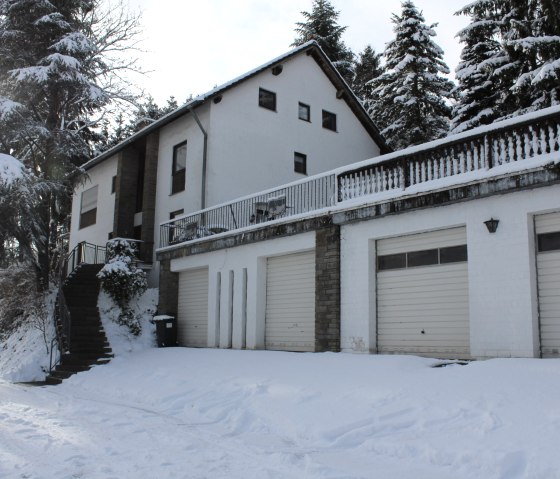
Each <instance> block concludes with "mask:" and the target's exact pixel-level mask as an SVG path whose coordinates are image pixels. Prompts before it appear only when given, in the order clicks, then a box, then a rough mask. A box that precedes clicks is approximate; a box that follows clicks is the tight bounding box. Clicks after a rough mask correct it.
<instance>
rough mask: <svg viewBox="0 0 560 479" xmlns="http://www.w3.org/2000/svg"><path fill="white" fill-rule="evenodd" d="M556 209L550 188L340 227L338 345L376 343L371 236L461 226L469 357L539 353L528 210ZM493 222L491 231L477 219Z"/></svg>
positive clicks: (556, 193) (559, 199)
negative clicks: (465, 263) (465, 259)
mask: <svg viewBox="0 0 560 479" xmlns="http://www.w3.org/2000/svg"><path fill="white" fill-rule="evenodd" d="M554 209H556V210H558V209H560V188H559V187H558V186H551V187H546V188H537V189H534V190H528V191H520V192H516V193H511V194H507V195H496V196H492V197H489V198H486V199H480V200H473V201H466V202H463V203H458V204H454V205H449V206H441V207H435V208H426V209H423V210H415V211H412V212H409V213H404V214H398V215H391V216H387V217H384V218H379V219H375V220H369V221H365V222H362V223H357V224H353V225H345V226H343V227H342V229H341V347H342V350H343V351H355V352H368V351H370V352H374V351H375V349H376V344H375V332H376V310H375V256H376V253H375V240H377V239H382V238H388V237H392V236H399V235H405V234H412V233H419V232H424V231H430V230H438V229H445V228H451V227H455V226H466V230H467V248H468V258H469V259H468V274H469V314H470V344H471V355H472V356H473V357H477V358H484V357H510V356H511V357H535V356H538V350H539V338H538V305H537V290H536V267H535V248H534V228H533V216H534V215H535V214H539V213H545V212H548V211H551V210H554ZM490 217H494V218H497V219H499V220H500V223H499V227H498V230H497V232H496V233H494V234H490V233H488V230H487V229H486V226H485V225H484V224H483V222H484V221H485V220H488V219H490Z"/></svg>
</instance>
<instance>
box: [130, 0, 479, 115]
mask: <svg viewBox="0 0 560 479" xmlns="http://www.w3.org/2000/svg"><path fill="white" fill-rule="evenodd" d="M126 2H127V3H128V4H129V5H130V8H131V10H138V9H141V10H142V11H143V19H142V23H143V25H144V33H143V39H144V41H143V49H144V50H146V53H144V54H142V55H141V62H142V65H143V67H144V68H145V69H146V70H151V71H152V72H151V73H150V74H149V75H148V76H146V77H142V78H140V79H139V80H137V83H139V84H140V86H141V87H142V88H143V89H144V90H145V91H146V93H150V94H151V95H152V96H153V97H154V98H155V99H156V101H157V102H158V103H159V104H163V103H165V100H166V99H167V98H168V97H169V96H170V95H174V96H175V97H176V98H177V100H178V101H179V102H180V103H181V102H183V101H184V100H186V99H187V97H188V96H189V95H190V94H193V95H194V96H196V95H198V94H200V93H204V92H206V91H207V90H210V89H211V88H213V87H214V86H215V85H220V84H222V83H224V82H226V81H228V80H230V79H232V78H235V77H237V76H239V75H241V74H243V73H245V72H246V71H249V70H252V69H253V68H255V67H257V66H258V65H261V64H263V63H265V62H267V61H269V60H271V59H273V58H275V57H277V56H279V55H281V54H283V53H285V52H286V51H288V50H290V48H291V47H290V44H291V43H292V42H293V40H294V38H295V32H294V26H295V23H296V22H298V21H301V20H302V19H303V17H302V15H301V13H300V12H301V11H310V10H311V3H312V2H311V0H235V1H234V0H126ZM332 3H333V5H334V6H335V7H336V9H337V10H339V11H340V17H339V24H340V25H346V26H348V28H347V30H346V32H345V34H344V36H343V40H344V42H345V43H346V44H347V45H348V46H349V47H350V48H351V49H352V50H353V51H354V52H355V53H357V52H359V51H362V50H363V48H364V47H365V46H366V45H367V44H371V46H372V47H373V48H374V49H375V50H376V51H378V52H382V51H383V49H384V47H385V43H386V42H388V41H389V40H391V39H392V38H393V36H394V34H393V31H392V23H391V21H390V19H391V14H392V13H398V14H400V11H401V2H400V0H333V1H332ZM467 3H469V0H416V1H415V5H416V6H417V7H418V8H419V9H420V10H422V11H423V13H424V18H425V19H426V22H427V23H428V24H431V23H439V25H438V27H437V28H436V33H437V36H436V37H435V41H436V43H438V45H439V46H440V47H441V48H443V50H444V51H445V60H446V62H447V64H448V66H449V67H450V68H451V70H452V71H453V70H454V69H455V66H456V65H457V63H458V61H459V54H460V51H461V47H460V45H459V43H458V41H457V39H456V38H455V35H456V34H457V32H458V31H459V30H460V29H461V28H463V27H464V26H466V25H467V23H468V19H466V18H465V17H456V16H454V15H453V13H454V12H455V11H457V10H458V9H459V8H461V7H463V6H464V5H466V4H467Z"/></svg>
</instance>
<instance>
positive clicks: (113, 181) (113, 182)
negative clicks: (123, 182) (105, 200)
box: [111, 175, 117, 194]
mask: <svg viewBox="0 0 560 479" xmlns="http://www.w3.org/2000/svg"><path fill="white" fill-rule="evenodd" d="M115 191H117V175H115V176H113V178H112V179H111V194H113V193H114V192H115Z"/></svg>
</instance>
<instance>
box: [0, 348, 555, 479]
mask: <svg viewBox="0 0 560 479" xmlns="http://www.w3.org/2000/svg"><path fill="white" fill-rule="evenodd" d="M436 363H438V361H437V360H433V359H425V358H418V357H412V356H408V357H406V356H375V355H351V354H334V353H321V354H306V353H282V352H272V351H235V350H212V349H186V348H169V349H147V350H144V351H137V352H132V353H129V354H124V355H122V356H120V357H117V358H115V359H114V360H113V361H112V362H111V363H110V364H108V365H105V366H98V367H95V368H94V369H92V370H90V371H88V372H85V373H80V374H78V375H76V376H74V377H72V378H70V379H69V380H67V381H65V382H64V383H63V384H62V385H60V386H54V387H52V386H51V387H42V388H34V387H26V386H21V385H14V384H10V383H6V382H0V424H1V427H0V477H1V478H3V479H7V478H54V477H56V478H59V479H64V478H103V479H109V478H118V479H123V478H124V479H126V478H134V479H143V478H146V479H154V478H158V479H159V478H228V479H230V478H244V479H245V478H259V479H262V478H279V479H280V478H282V479H284V478H382V479H389V478H399V479H402V478H405V479H406V478H414V479H420V478H426V479H428V478H429V479H437V478H442V479H449V478H453V479H460V478H477V479H478V478H484V479H491V478H503V479H513V478H531V479H551V478H552V479H553V478H560V454H558V444H559V443H560V400H559V398H560V361H559V360H538V359H534V360H530V359H495V360H489V361H479V362H473V363H471V364H469V365H467V366H460V365H453V366H447V367H443V368H433V367H432V366H433V365H434V364H436Z"/></svg>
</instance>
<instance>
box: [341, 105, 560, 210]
mask: <svg viewBox="0 0 560 479" xmlns="http://www.w3.org/2000/svg"><path fill="white" fill-rule="evenodd" d="M559 150H560V109H558V108H557V107H555V108H548V109H546V110H543V111H541V112H536V113H533V114H529V115H524V116H522V117H519V118H515V119H512V120H506V121H503V122H498V123H495V124H494V125H491V126H487V127H481V128H477V129H475V130H472V131H470V132H466V133H463V134H460V135H456V136H452V137H448V138H445V139H442V140H438V141H434V142H430V143H426V144H424V145H419V146H417V147H412V148H407V149H406V150H402V151H399V152H396V153H391V154H389V155H384V156H382V157H378V158H376V159H375V160H373V161H372V162H369V164H365V165H363V163H362V166H360V167H359V168H354V169H352V170H350V171H347V172H341V173H339V174H338V201H339V202H341V201H347V200H351V199H354V198H359V197H362V196H366V195H371V194H374V193H379V192H384V191H391V190H399V189H401V190H405V189H406V188H409V187H411V186H414V185H419V184H421V183H425V182H427V181H432V180H437V179H441V178H448V177H451V176H456V175H461V174H464V173H469V172H473V171H477V170H491V169H492V168H494V167H497V166H502V165H506V164H511V163H515V162H519V161H523V160H528V159H531V158H534V157H536V156H540V155H544V154H547V153H552V152H555V151H559Z"/></svg>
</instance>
